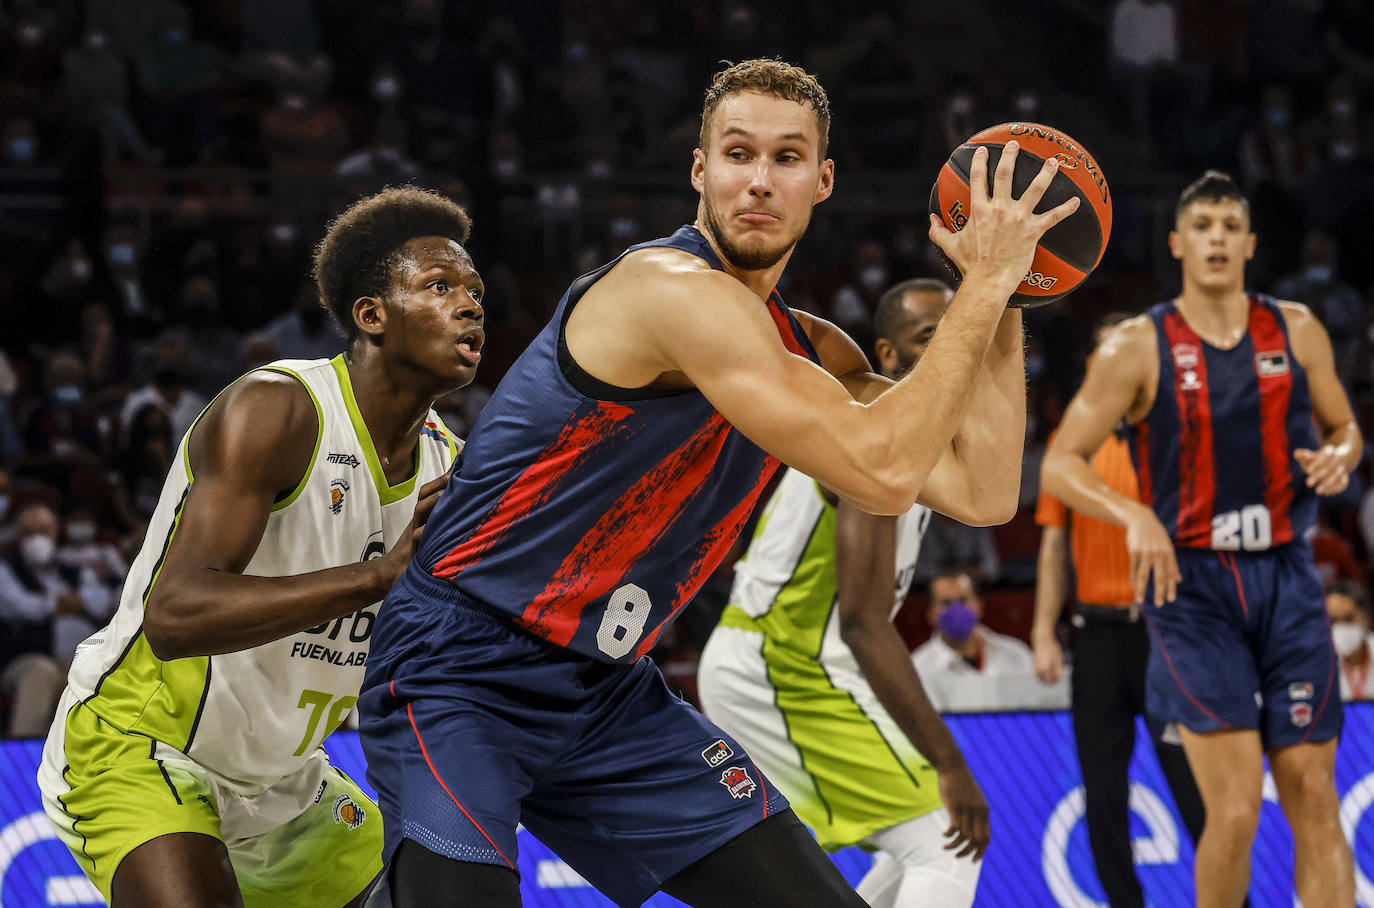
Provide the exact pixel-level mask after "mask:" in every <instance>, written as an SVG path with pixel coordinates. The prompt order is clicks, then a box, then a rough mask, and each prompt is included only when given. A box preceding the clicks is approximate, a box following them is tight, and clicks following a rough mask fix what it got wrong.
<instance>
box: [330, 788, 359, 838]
mask: <svg viewBox="0 0 1374 908" xmlns="http://www.w3.org/2000/svg"><path fill="white" fill-rule="evenodd" d="M366 817H367V812H366V811H364V810H363V809H362V808H361V807H359V806H358V804H357V802H356V801H354V800H353V799H352V798H350V797H349V796H348V795H346V794H342V795H339V796H338V797H337V798H335V799H334V822H335V823H343V824H345V825H346V826H348V828H349V829H357V828H358V827H359V826H361V825H363V820H364V819H366Z"/></svg>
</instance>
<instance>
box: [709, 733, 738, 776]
mask: <svg viewBox="0 0 1374 908" xmlns="http://www.w3.org/2000/svg"><path fill="white" fill-rule="evenodd" d="M734 755H735V752H734V750H732V749H731V747H730V745H729V744H726V743H725V739H724V738H718V739H717V740H716V743H714V744H712V745H711V746H710V747H708V748H706V749H705V750H703V751H702V752H701V758H702V759H703V760H705V761H706V765H707V766H709V767H711V768H712V769H715V768H716V767H717V766H719V765H720V764H722V763H724V762H725V761H726V760H728V759H730V758H731V757H733V756H734Z"/></svg>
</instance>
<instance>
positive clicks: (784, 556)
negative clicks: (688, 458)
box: [730, 469, 930, 672]
mask: <svg viewBox="0 0 1374 908" xmlns="http://www.w3.org/2000/svg"><path fill="white" fill-rule="evenodd" d="M929 523H930V509H929V508H926V507H923V506H921V505H915V506H913V507H912V509H911V510H910V511H907V512H906V513H905V514H903V515H901V516H900V517H898V518H897V544H896V552H897V556H896V563H895V564H894V566H893V575H892V576H893V590H892V612H891V614H892V615H894V616H895V615H896V614H897V610H898V609H900V608H901V606H902V603H903V602H904V601H905V600H906V595H907V591H908V590H909V589H910V588H911V578H912V576H913V575H914V573H915V571H916V557H917V555H919V554H920V551H921V538H922V537H923V536H924V535H925V530H926V526H927V525H928V524H929ZM730 604H731V605H732V606H735V607H737V608H738V609H739V610H740V611H742V612H743V613H744V616H747V619H745V620H744V621H742V622H740V625H741V626H748V627H749V628H750V629H752V630H757V631H759V632H761V633H763V634H765V635H767V636H768V637H769V638H770V639H772V640H774V641H775V642H777V643H780V644H782V645H785V646H788V647H791V648H793V649H796V650H799V651H802V652H805V653H807V654H810V655H811V656H813V657H815V656H817V655H818V656H819V659H820V661H821V662H822V663H824V664H827V665H832V666H836V667H842V668H848V669H850V670H852V671H856V672H857V671H858V665H857V663H856V662H855V660H854V655H853V653H852V652H851V651H850V649H849V647H848V646H846V645H845V643H844V640H843V639H841V637H840V616H839V609H838V608H836V607H835V606H836V573H835V505H833V504H831V503H830V502H828V501H826V500H825V498H824V497H823V496H822V495H821V489H820V486H819V485H817V483H816V481H815V480H814V479H812V478H811V477H809V476H807V475H805V474H804V473H800V472H798V471H796V470H792V469H789V470H788V471H787V472H786V473H785V474H784V475H783V477H782V480H781V481H780V482H779V483H778V487H777V489H776V490H775V491H774V492H773V496H772V497H771V498H770V499H769V500H768V505H767V506H766V507H765V508H764V511H763V514H762V516H761V517H760V518H759V523H758V526H757V528H756V529H755V530H754V537H753V539H752V540H750V543H749V549H748V551H747V552H745V554H744V557H743V558H741V559H740V561H739V562H738V563H737V564H736V565H735V581H734V586H733V587H732V588H731V591H730ZM731 611H732V612H733V611H734V610H733V609H732V610H731ZM736 614H737V613H736ZM744 616H740V617H744ZM748 619H752V620H748Z"/></svg>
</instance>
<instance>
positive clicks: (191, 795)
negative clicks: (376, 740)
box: [38, 694, 382, 908]
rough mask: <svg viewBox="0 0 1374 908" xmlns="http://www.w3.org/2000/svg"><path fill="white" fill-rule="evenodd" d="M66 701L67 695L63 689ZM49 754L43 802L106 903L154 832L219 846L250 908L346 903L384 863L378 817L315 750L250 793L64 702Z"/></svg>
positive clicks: (42, 777)
mask: <svg viewBox="0 0 1374 908" xmlns="http://www.w3.org/2000/svg"><path fill="white" fill-rule="evenodd" d="M68 697H70V694H68ZM58 715H59V716H62V715H65V716H66V721H65V723H59V724H57V725H55V726H54V728H53V730H52V732H51V733H50V734H49V736H48V741H47V745H46V747H45V748H44V751H43V763H42V766H41V767H40V769H39V773H38V781H39V787H40V788H41V789H42V792H43V807H44V809H45V810H46V811H47V814H48V816H49V818H51V819H52V821H53V823H55V824H56V826H57V830H58V833H59V835H60V836H61V838H62V840H63V841H64V842H65V843H66V844H67V847H68V848H70V849H71V851H72V854H73V855H75V856H76V860H77V863H78V864H80V865H81V869H82V870H84V871H85V873H86V875H87V876H88V877H90V879H91V881H92V882H93V883H94V884H95V885H96V888H98V889H99V890H100V893H101V895H103V896H104V897H105V900H106V901H107V902H108V901H109V900H110V886H111V883H112V882H113V880H114V875H115V871H116V870H117V869H118V868H119V863H120V861H122V860H124V857H125V856H126V855H128V854H129V853H130V852H131V851H133V850H134V849H135V848H137V847H138V846H139V845H142V844H143V843H145V842H148V841H151V840H152V839H155V838H157V837H158V836H163V835H169V834H172V833H178V832H193V833H201V834H203V835H208V836H213V837H215V838H217V839H219V840H220V841H222V842H224V844H225V847H226V848H227V849H228V851H229V859H230V862H231V863H232V864H233V867H234V874H235V876H236V877H237V878H238V883H239V891H240V892H241V893H242V895H243V902H244V905H245V906H247V908H258V906H261V908H279V906H283V905H291V906H319V908H340V906H342V905H344V904H346V903H347V902H348V901H350V900H351V899H353V898H355V897H356V896H357V895H358V894H359V893H360V892H362V891H363V890H364V889H365V888H366V887H367V885H368V884H369V883H370V882H371V881H372V879H373V878H374V877H376V876H377V874H379V873H380V872H381V870H382V859H381V854H382V814H381V810H380V809H379V808H378V807H377V805H376V804H374V803H373V802H372V800H371V799H369V798H368V797H367V796H366V795H365V794H363V792H362V791H361V790H360V789H359V788H358V786H357V785H356V784H354V782H353V780H352V779H350V778H348V776H347V775H345V774H344V773H343V772H341V771H340V770H339V769H337V768H336V767H334V766H331V765H330V764H329V761H328V758H327V757H326V755H325V753H324V751H322V750H316V751H314V752H313V754H312V755H311V756H310V757H308V758H307V762H306V764H305V766H304V767H303V768H302V769H301V770H300V771H299V772H298V773H296V774H295V775H293V776H291V777H288V778H286V779H283V780H281V781H280V782H279V783H277V784H275V785H273V786H272V787H270V788H268V789H266V790H265V791H260V792H256V793H253V794H251V795H247V796H245V795H243V794H242V793H240V792H239V791H238V790H236V789H235V787H234V786H233V785H232V783H230V782H229V781H228V780H226V779H224V778H223V777H221V776H219V775H217V774H216V773H214V772H212V771H211V770H209V769H206V768H205V767H203V766H201V765H199V764H197V763H195V762H194V761H192V760H190V759H189V758H188V757H186V756H185V755H184V754H182V753H180V752H179V751H177V750H175V749H173V748H171V747H168V746H167V745H165V744H162V743H160V742H157V741H154V740H152V739H150V738H148V737H145V736H143V735H136V734H126V733H124V732H121V731H119V730H118V729H117V728H115V727H113V726H111V725H110V724H109V723H107V722H105V721H104V720H103V719H101V718H100V717H99V716H97V715H96V714H95V713H94V712H92V711H91V710H90V709H89V708H87V707H86V706H84V705H83V704H81V703H80V702H73V701H72V700H69V699H67V698H64V700H63V703H62V705H61V707H60V708H59V713H58Z"/></svg>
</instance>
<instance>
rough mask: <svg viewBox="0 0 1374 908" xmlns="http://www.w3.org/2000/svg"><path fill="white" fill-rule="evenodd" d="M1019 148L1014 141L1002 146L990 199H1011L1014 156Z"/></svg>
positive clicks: (1014, 166)
mask: <svg viewBox="0 0 1374 908" xmlns="http://www.w3.org/2000/svg"><path fill="white" fill-rule="evenodd" d="M1020 148H1021V146H1020V145H1019V144H1018V143H1017V142H1016V140H1015V139H1013V140H1011V141H1010V142H1008V143H1007V144H1006V145H1003V146H1002V157H1001V159H1000V160H998V162H997V174H996V175H995V177H994V179H993V183H992V197H993V198H995V199H1007V200H1010V199H1011V183H1012V177H1013V176H1014V175H1015V173H1016V154H1017V152H1018V151H1019V150H1020Z"/></svg>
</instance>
